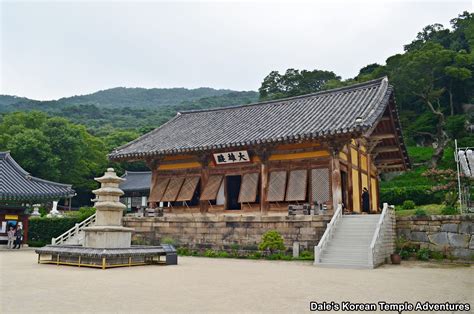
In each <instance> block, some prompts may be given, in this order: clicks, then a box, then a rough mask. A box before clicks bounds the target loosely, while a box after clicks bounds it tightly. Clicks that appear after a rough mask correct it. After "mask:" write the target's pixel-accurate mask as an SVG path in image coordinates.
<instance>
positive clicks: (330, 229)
mask: <svg viewBox="0 0 474 314" xmlns="http://www.w3.org/2000/svg"><path fill="white" fill-rule="evenodd" d="M341 217H342V204H339V205H337V209H336V211H335V212H334V215H333V216H332V218H331V221H330V222H329V223H328V224H327V226H326V230H325V231H324V234H323V236H322V237H321V240H319V243H318V245H317V246H315V247H314V263H315V264H319V263H320V262H321V255H322V253H323V250H324V248H325V247H326V245H327V244H328V242H329V240H331V237H332V236H333V233H334V230H335V229H336V226H337V224H338V223H339V220H340V219H341Z"/></svg>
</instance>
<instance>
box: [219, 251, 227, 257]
mask: <svg viewBox="0 0 474 314" xmlns="http://www.w3.org/2000/svg"><path fill="white" fill-rule="evenodd" d="M217 256H218V257H223V258H228V257H230V254H229V253H227V252H225V251H222V252H219V253H217Z"/></svg>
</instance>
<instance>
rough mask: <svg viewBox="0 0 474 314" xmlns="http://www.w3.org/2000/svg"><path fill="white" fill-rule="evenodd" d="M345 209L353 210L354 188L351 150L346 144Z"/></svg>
mask: <svg viewBox="0 0 474 314" xmlns="http://www.w3.org/2000/svg"><path fill="white" fill-rule="evenodd" d="M345 147H347V194H348V199H347V209H349V210H350V211H351V212H353V211H354V205H353V204H354V195H353V194H354V188H353V186H352V168H353V165H352V152H351V145H350V144H347V145H346V146H345Z"/></svg>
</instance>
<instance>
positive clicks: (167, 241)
mask: <svg viewBox="0 0 474 314" xmlns="http://www.w3.org/2000/svg"><path fill="white" fill-rule="evenodd" d="M160 243H162V244H170V245H176V241H175V240H174V239H173V238H171V237H163V238H161V241H160Z"/></svg>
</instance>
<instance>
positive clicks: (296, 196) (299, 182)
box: [286, 170, 308, 201]
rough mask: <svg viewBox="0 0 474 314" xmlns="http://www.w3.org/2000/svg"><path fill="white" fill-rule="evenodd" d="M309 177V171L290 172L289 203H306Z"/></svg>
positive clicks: (287, 198) (287, 194)
mask: <svg viewBox="0 0 474 314" xmlns="http://www.w3.org/2000/svg"><path fill="white" fill-rule="evenodd" d="M307 177H308V171H307V170H293V171H290V177H289V178H288V188H287V190H286V200H287V201H304V200H305V199H306V186H307Z"/></svg>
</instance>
